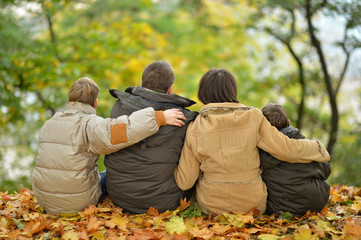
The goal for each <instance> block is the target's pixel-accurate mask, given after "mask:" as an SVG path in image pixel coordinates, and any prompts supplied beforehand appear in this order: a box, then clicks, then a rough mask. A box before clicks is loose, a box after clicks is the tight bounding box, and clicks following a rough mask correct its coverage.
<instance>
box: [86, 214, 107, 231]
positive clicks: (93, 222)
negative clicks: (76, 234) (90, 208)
mask: <svg viewBox="0 0 361 240" xmlns="http://www.w3.org/2000/svg"><path fill="white" fill-rule="evenodd" d="M103 224H104V223H103V222H102V221H98V219H97V218H96V217H94V216H91V217H90V219H89V222H88V225H87V232H93V231H97V230H99V228H100V226H101V225H103Z"/></svg>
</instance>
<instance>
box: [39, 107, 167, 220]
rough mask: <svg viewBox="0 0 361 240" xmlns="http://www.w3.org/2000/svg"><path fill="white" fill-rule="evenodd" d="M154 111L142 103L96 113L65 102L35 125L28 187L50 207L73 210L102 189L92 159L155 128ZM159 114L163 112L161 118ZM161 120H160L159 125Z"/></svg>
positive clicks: (96, 196) (94, 198)
mask: <svg viewBox="0 0 361 240" xmlns="http://www.w3.org/2000/svg"><path fill="white" fill-rule="evenodd" d="M158 113H159V112H155V111H154V109H152V108H146V109H143V110H141V111H137V112H134V113H133V114H131V115H130V116H129V117H128V116H120V117H118V118H114V119H111V118H107V119H104V118H101V117H99V116H97V115H96V111H95V109H94V108H93V107H91V106H90V105H88V104H83V103H78V102H70V103H69V104H68V106H67V110H66V111H64V112H58V113H56V114H55V115H54V116H53V117H52V118H51V119H49V120H48V121H46V123H45V124H44V126H43V127H42V129H41V131H40V138H39V139H40V145H39V149H38V155H37V158H36V163H35V168H34V172H33V191H34V193H35V196H36V198H37V200H38V202H39V204H40V205H41V206H43V207H44V208H45V210H46V211H47V212H49V213H54V214H57V213H77V212H79V211H82V210H84V208H86V207H88V205H89V204H97V202H98V200H99V197H100V195H101V189H100V178H99V174H98V167H97V164H96V163H97V160H98V157H99V154H109V153H112V152H115V151H117V150H119V149H121V148H124V147H127V146H129V145H132V144H134V143H137V142H138V141H140V140H142V139H144V138H146V137H148V136H150V135H152V134H154V133H155V132H157V131H158V129H159V127H158V124H157V120H158V121H159V119H161V118H162V116H163V114H161V115H162V116H159V114H158ZM163 120H164V118H163ZM163 124H164V122H163V123H162V124H160V125H163Z"/></svg>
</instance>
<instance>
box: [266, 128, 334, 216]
mask: <svg viewBox="0 0 361 240" xmlns="http://www.w3.org/2000/svg"><path fill="white" fill-rule="evenodd" d="M280 131H281V132H282V133H283V134H285V135H287V136H288V137H289V138H295V139H302V138H305V137H304V136H303V135H302V134H301V133H300V131H299V130H298V129H297V128H292V127H288V128H283V129H281V130H280ZM260 158H261V165H262V167H263V173H262V179H263V181H264V182H265V183H266V186H267V192H268V197H267V211H266V213H267V214H273V213H277V212H280V211H283V212H290V213H292V214H294V215H295V216H297V217H300V216H302V215H304V214H305V213H306V212H307V211H308V210H311V212H313V211H316V212H319V211H321V210H322V208H323V207H324V206H325V205H326V203H327V201H328V197H329V195H330V186H329V185H328V184H327V183H326V181H325V180H326V179H327V178H328V177H329V176H330V173H331V166H330V164H329V163H319V162H311V163H288V162H283V161H280V160H278V159H276V158H274V157H273V156H271V155H270V154H269V153H267V152H264V151H263V150H261V149H260Z"/></svg>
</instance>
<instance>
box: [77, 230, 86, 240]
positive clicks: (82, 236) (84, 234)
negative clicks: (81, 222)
mask: <svg viewBox="0 0 361 240" xmlns="http://www.w3.org/2000/svg"><path fill="white" fill-rule="evenodd" d="M78 237H79V239H84V240H88V239H89V237H88V234H87V233H86V231H81V232H79V235H78Z"/></svg>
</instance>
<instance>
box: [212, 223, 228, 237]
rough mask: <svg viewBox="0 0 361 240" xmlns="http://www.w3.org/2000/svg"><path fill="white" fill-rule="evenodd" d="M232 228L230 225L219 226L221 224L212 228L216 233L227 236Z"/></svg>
mask: <svg viewBox="0 0 361 240" xmlns="http://www.w3.org/2000/svg"><path fill="white" fill-rule="evenodd" d="M230 228H231V226H230V225H219V223H216V224H214V225H213V227H212V228H211V229H212V230H213V231H214V232H215V233H217V234H219V235H222V234H225V233H226V232H227V231H228V230H229V229H230Z"/></svg>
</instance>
